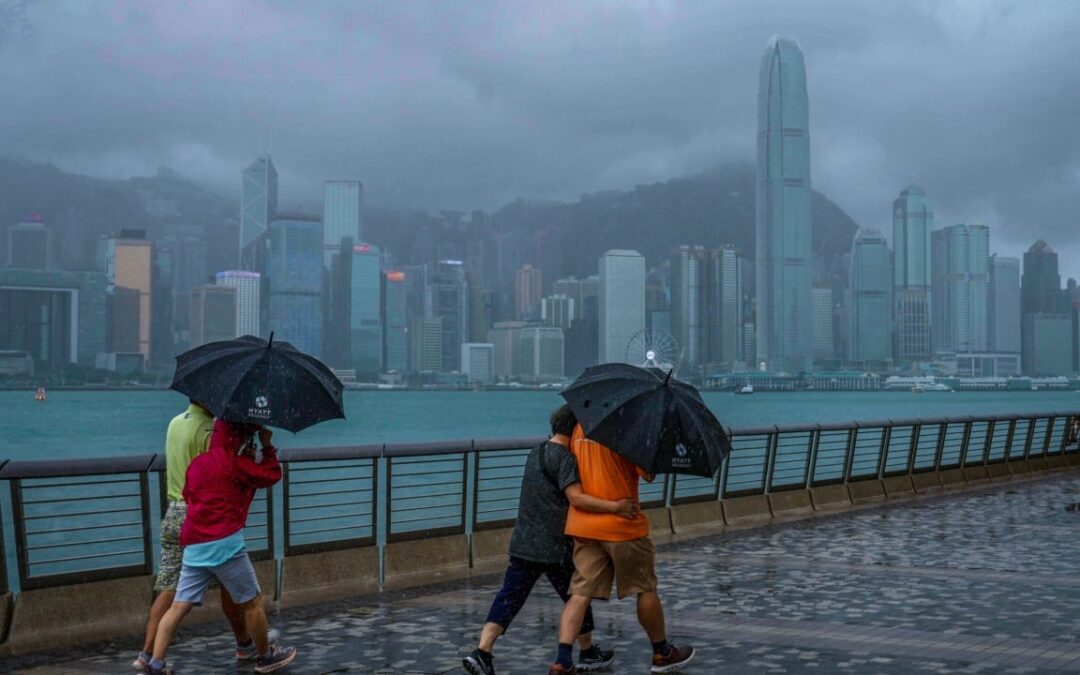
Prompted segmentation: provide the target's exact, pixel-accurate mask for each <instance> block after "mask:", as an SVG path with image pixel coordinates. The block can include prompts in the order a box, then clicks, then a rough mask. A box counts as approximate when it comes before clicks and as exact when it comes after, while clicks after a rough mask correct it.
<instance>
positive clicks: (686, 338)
mask: <svg viewBox="0 0 1080 675" xmlns="http://www.w3.org/2000/svg"><path fill="white" fill-rule="evenodd" d="M669 260H670V265H671V310H670V311H671V333H672V335H673V336H674V337H675V341H676V342H677V343H678V344H679V348H680V350H681V351H682V359H681V364H680V365H681V366H682V367H683V368H684V369H685V372H696V371H697V369H698V367H699V366H700V365H702V364H703V363H704V359H703V358H702V356H703V355H702V345H701V339H702V336H703V335H702V334H703V328H704V321H703V319H704V316H703V314H704V312H703V309H704V308H703V307H702V281H703V280H702V277H703V275H704V271H705V270H704V268H705V265H706V263H707V258H706V255H705V249H703V248H702V247H700V246H680V247H679V248H677V249H675V250H674V251H672V252H671V257H670V259H669ZM654 328H655V326H654ZM676 356H678V355H676Z"/></svg>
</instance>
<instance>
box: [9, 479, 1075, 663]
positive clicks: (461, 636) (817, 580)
mask: <svg viewBox="0 0 1080 675" xmlns="http://www.w3.org/2000/svg"><path fill="white" fill-rule="evenodd" d="M1077 501H1080V476H1077V475H1074V474H1066V475H1061V476H1055V477H1053V478H1049V479H1043V480H1036V481H1030V482H1023V483H1006V484H1003V485H998V486H993V487H991V488H989V489H984V490H979V491H974V492H966V493H956V494H950V495H947V496H943V497H941V498H935V499H929V500H917V501H909V502H898V503H894V504H890V505H888V506H885V507H882V508H876V509H870V510H861V511H854V512H846V513H840V514H836V515H834V516H829V517H825V518H816V519H812V520H805V521H797V522H792V523H787V524H779V525H772V526H768V527H763V528H758V529H753V530H743V531H739V532H733V533H728V534H726V535H722V536H711V537H706V538H701V539H696V540H692V541H688V542H683V543H680V544H675V545H673V546H671V547H668V548H666V549H664V550H663V551H662V552H661V553H660V555H659V559H658V575H659V578H660V584H661V589H660V590H661V595H662V597H663V599H664V604H665V608H666V610H667V617H668V627H669V632H670V634H671V637H672V638H673V639H674V640H675V641H677V642H690V643H693V644H694V645H695V646H697V647H698V654H697V657H696V658H695V660H694V662H693V664H691V665H690V666H688V667H687V668H686V670H685V672H687V673H784V672H788V673H803V672H822V673H969V672H985V673H991V672H993V673H999V672H1009V673H1034V672H1038V673H1044V672H1080V611H1077V609H1076V608H1077V606H1078V603H1080V575H1077V574H1076V570H1077V568H1078V566H1080V511H1076V510H1067V509H1066V505H1068V504H1072V503H1075V502H1077ZM499 581H500V578H499V577H498V576H488V577H480V578H473V579H470V580H467V581H461V582H456V583H450V584H444V585H442V586H439V587H435V588H426V589H420V590H414V591H411V592H399V593H386V594H383V595H381V596H377V597H373V598H365V599H357V600H354V601H343V602H340V603H336V604H333V605H322V606H317V607H311V608H303V609H296V610H287V611H284V612H281V613H279V614H277V615H275V616H273V617H272V618H271V621H272V623H273V624H274V625H276V626H278V627H280V628H281V629H282V631H283V634H284V636H285V637H284V639H283V641H284V642H286V643H291V644H295V645H297V646H298V647H299V650H300V654H299V656H298V658H297V661H296V662H295V664H294V665H293V666H291V667H290V668H289V669H287V670H283V671H279V672H283V673H373V672H377V673H453V672H463V671H461V669H460V668H461V666H460V664H461V657H462V656H464V655H465V654H467V653H468V652H469V651H470V650H471V649H472V647H473V645H474V641H475V639H476V637H477V635H478V633H479V629H480V626H481V624H482V623H483V620H484V617H485V615H486V612H487V608H488V603H489V602H490V601H491V598H492V597H493V595H494V593H495V591H496V589H497V588H498V584H499ZM543 584H544V582H543V581H541V582H540V583H539V584H537V587H536V590H535V591H534V593H533V597H532V598H531V599H530V600H529V603H528V604H527V605H526V606H525V609H524V610H523V611H522V613H521V614H520V615H519V616H518V619H517V621H516V622H515V623H514V624H513V626H511V628H510V630H509V632H508V633H507V635H506V636H505V637H504V638H503V639H501V640H500V641H499V643H498V644H497V645H496V666H497V668H498V672H499V673H501V674H503V675H511V674H521V673H538V672H545V669H546V667H547V664H548V663H549V662H550V661H551V659H552V657H553V656H554V650H555V642H556V640H555V633H556V623H557V621H558V617H559V610H560V607H561V605H560V604H559V602H558V600H557V598H556V597H555V595H554V593H553V592H552V591H551V589H550V588H548V587H546V586H544V585H543ZM135 611H145V610H144V609H143V608H138V609H137V610H135ZM596 614H597V624H598V627H597V631H596V633H595V636H596V637H597V639H598V640H599V641H600V642H601V644H604V645H607V646H613V647H614V648H615V649H616V650H617V661H616V665H615V668H614V669H613V672H616V673H620V674H623V673H626V674H637V673H647V672H648V659H649V645H648V642H647V641H646V639H645V637H644V633H643V632H642V631H641V629H640V628H639V627H638V625H637V622H636V620H635V618H634V606H633V603H632V601H619V602H611V603H606V604H600V605H599V606H598V608H597V613H596ZM226 632H227V631H226V630H225V629H224V626H212V625H211V626H192V627H187V628H182V629H181V634H180V638H179V640H178V641H177V643H176V644H175V645H174V647H173V649H172V650H171V652H170V661H172V662H173V663H175V665H176V667H177V669H178V672H179V673H182V674H184V675H191V674H198V675H217V674H221V673H244V674H245V675H246V674H247V673H251V672H253V669H251V668H250V667H247V668H237V666H236V665H235V664H234V663H233V662H232V661H231V659H230V655H231V651H230V646H231V645H230V642H231V641H230V638H229V636H227V635H226ZM134 644H135V643H134V642H133V643H131V644H127V643H123V644H122V643H119V642H116V643H111V644H107V645H99V646H98V647H96V648H94V649H89V650H85V651H83V652H82V654H81V656H78V655H75V654H70V653H69V654H66V655H50V656H47V657H46V656H39V657H36V658H34V659H28V660H22V661H9V662H8V663H7V664H5V663H4V662H3V661H2V660H0V671H5V670H10V669H12V668H16V670H15V672H20V673H27V674H33V675H59V674H60V673H72V674H85V673H125V672H131V671H130V670H128V665H127V664H128V663H129V662H130V660H131V658H132V657H133V656H134V650H133V649H132V647H133V646H134ZM46 664H47V665H46Z"/></svg>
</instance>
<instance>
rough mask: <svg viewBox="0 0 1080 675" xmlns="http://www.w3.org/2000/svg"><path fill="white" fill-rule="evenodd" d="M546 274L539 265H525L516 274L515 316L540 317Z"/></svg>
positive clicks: (530, 318)
mask: <svg viewBox="0 0 1080 675" xmlns="http://www.w3.org/2000/svg"><path fill="white" fill-rule="evenodd" d="M543 281H544V276H543V272H541V270H540V268H539V267H533V266H532V265H524V266H522V267H520V268H519V269H518V270H517V272H516V273H515V275H514V318H515V319H517V320H519V321H535V320H537V319H539V318H540V297H541V294H542V293H541V292H542V290H543Z"/></svg>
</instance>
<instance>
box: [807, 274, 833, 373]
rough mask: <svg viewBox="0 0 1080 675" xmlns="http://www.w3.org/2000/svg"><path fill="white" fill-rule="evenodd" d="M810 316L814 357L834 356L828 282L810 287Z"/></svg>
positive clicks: (831, 303)
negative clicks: (812, 323) (812, 324)
mask: <svg viewBox="0 0 1080 675" xmlns="http://www.w3.org/2000/svg"><path fill="white" fill-rule="evenodd" d="M810 317H811V319H812V320H813V322H814V326H813V335H814V358H815V359H823V360H827V359H832V358H834V357H835V356H836V353H835V352H836V350H835V345H834V340H833V337H834V336H833V290H832V286H830V285H829V284H825V283H819V284H814V285H813V287H812V288H811V289H810Z"/></svg>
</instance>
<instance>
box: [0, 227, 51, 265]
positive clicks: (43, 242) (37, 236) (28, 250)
mask: <svg viewBox="0 0 1080 675" xmlns="http://www.w3.org/2000/svg"><path fill="white" fill-rule="evenodd" d="M7 253H8V259H7V266H8V267H14V268H18V269H23V270H47V269H49V268H50V267H51V266H52V257H53V251H52V233H51V232H50V231H49V228H48V227H46V226H45V221H44V219H42V217H41V215H40V214H36V213H31V214H27V215H25V216H23V219H22V221H21V222H19V224H18V225H15V226H14V227H11V228H9V229H8V241H7Z"/></svg>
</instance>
